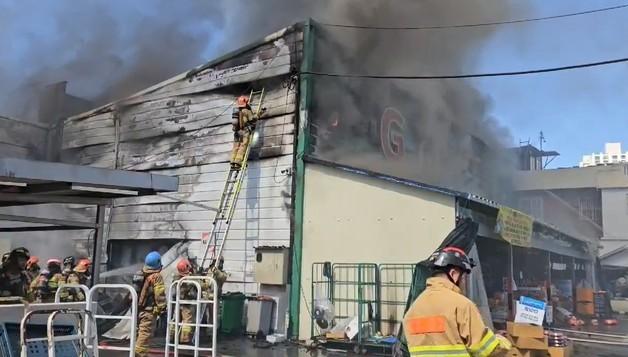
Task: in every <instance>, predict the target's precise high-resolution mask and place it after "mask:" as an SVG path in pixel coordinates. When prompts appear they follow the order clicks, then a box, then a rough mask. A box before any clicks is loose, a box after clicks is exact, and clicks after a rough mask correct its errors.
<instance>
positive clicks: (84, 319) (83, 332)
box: [20, 309, 98, 357]
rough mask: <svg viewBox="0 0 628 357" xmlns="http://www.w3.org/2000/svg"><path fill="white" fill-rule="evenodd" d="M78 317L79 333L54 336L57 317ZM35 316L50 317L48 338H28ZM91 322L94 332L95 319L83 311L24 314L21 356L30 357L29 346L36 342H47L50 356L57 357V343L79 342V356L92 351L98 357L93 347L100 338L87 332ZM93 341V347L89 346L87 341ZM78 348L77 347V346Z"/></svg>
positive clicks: (37, 311) (65, 310)
mask: <svg viewBox="0 0 628 357" xmlns="http://www.w3.org/2000/svg"><path fill="white" fill-rule="evenodd" d="M59 314H63V315H77V316H78V317H79V318H78V319H77V321H79V323H78V333H77V334H72V335H64V336H55V334H54V326H53V323H54V319H55V317H56V316H57V315H59ZM33 315H49V316H48V322H47V330H46V332H47V334H46V337H36V338H28V336H27V329H26V327H27V325H28V322H29V321H30V319H31V317H32V316H33ZM89 322H91V323H92V324H93V325H94V326H93V328H94V330H95V328H96V321H95V320H94V318H93V315H92V314H91V313H90V312H89V311H87V310H83V309H79V310H76V309H49V310H33V311H29V312H27V313H26V314H24V317H22V320H21V321H20V356H21V357H28V355H29V353H28V344H29V343H35V342H46V343H47V344H48V356H52V357H55V355H56V343H57V342H74V341H77V342H78V348H76V353H77V356H83V355H84V353H85V352H86V351H87V349H91V350H92V351H91V355H92V356H94V357H98V351H96V350H95V349H94V348H93V346H96V345H98V337H97V336H96V334H95V333H94V334H90V333H89V332H87V330H88V329H87V327H88V323H89ZM88 340H91V342H92V343H91V345H88V344H87V341H88ZM75 347H76V346H75Z"/></svg>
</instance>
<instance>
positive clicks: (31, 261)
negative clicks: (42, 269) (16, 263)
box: [26, 255, 39, 269]
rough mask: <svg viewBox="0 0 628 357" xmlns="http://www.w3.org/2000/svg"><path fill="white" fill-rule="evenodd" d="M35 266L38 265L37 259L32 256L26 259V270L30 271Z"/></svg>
mask: <svg viewBox="0 0 628 357" xmlns="http://www.w3.org/2000/svg"><path fill="white" fill-rule="evenodd" d="M37 264H39V257H37V256H35V255H32V256H31V257H30V258H28V261H26V269H31V268H33V267H34V266H36V265H37Z"/></svg>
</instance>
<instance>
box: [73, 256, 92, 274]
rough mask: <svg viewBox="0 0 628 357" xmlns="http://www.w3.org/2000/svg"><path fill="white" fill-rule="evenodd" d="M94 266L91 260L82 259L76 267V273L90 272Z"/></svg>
mask: <svg viewBox="0 0 628 357" xmlns="http://www.w3.org/2000/svg"><path fill="white" fill-rule="evenodd" d="M91 265H92V262H91V261H90V260H89V259H81V260H79V261H78V263H77V264H76V267H74V271H75V272H77V273H85V272H87V271H88V270H89V267H90V266H91Z"/></svg>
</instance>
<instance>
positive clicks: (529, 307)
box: [515, 296, 547, 326]
mask: <svg viewBox="0 0 628 357" xmlns="http://www.w3.org/2000/svg"><path fill="white" fill-rule="evenodd" d="M546 305H547V304H546V303H545V301H541V300H536V299H533V298H530V297H527V296H522V297H521V298H519V301H517V311H516V314H515V322H517V323H528V324H533V325H538V326H541V325H543V319H544V318H545V307H546Z"/></svg>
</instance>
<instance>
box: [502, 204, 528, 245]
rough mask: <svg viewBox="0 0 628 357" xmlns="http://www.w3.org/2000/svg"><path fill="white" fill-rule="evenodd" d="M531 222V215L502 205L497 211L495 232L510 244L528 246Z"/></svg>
mask: <svg viewBox="0 0 628 357" xmlns="http://www.w3.org/2000/svg"><path fill="white" fill-rule="evenodd" d="M533 224H534V220H533V219H532V217H530V216H528V215H527V214H525V213H523V212H520V211H517V210H515V209H512V208H509V207H503V206H502V207H500V208H499V213H497V227H496V228H497V232H498V233H499V234H500V235H501V237H502V238H504V240H506V241H507V242H508V243H510V244H512V245H516V246H519V247H525V248H529V247H530V246H531V245H532V226H533Z"/></svg>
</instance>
